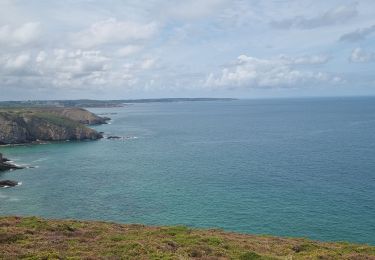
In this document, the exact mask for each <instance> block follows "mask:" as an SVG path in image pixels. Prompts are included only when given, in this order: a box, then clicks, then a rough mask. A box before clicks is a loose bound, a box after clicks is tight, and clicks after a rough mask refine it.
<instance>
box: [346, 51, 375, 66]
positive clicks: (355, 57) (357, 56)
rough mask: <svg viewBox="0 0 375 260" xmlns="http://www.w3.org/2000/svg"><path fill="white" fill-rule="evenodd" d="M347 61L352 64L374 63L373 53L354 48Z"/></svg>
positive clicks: (374, 56) (374, 54) (374, 55)
mask: <svg viewBox="0 0 375 260" xmlns="http://www.w3.org/2000/svg"><path fill="white" fill-rule="evenodd" d="M349 61H350V62H354V63H365V62H374V61H375V53H374V52H369V51H365V50H363V49H361V48H355V49H354V50H353V51H352V53H351V55H350V57H349Z"/></svg>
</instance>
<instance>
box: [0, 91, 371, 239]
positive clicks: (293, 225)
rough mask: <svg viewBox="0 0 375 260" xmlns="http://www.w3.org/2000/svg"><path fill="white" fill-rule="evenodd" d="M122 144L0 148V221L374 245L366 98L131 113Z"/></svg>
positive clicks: (143, 108) (124, 119) (117, 124)
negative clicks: (2, 169)
mask: <svg viewBox="0 0 375 260" xmlns="http://www.w3.org/2000/svg"><path fill="white" fill-rule="evenodd" d="M91 110H92V111H94V112H96V113H99V114H100V113H117V114H115V115H111V117H112V118H113V120H112V122H111V124H110V125H102V126H98V127H96V128H97V129H98V130H99V131H104V132H105V133H107V134H112V135H119V136H124V137H128V139H126V140H106V139H103V140H100V141H93V142H64V143H54V144H48V145H34V146H24V147H14V148H10V147H9V148H0V149H1V151H2V152H3V153H5V154H6V155H7V156H8V157H10V158H12V159H15V161H16V162H17V163H19V164H28V165H32V166H36V167H37V168H32V169H25V170H19V171H13V172H7V173H5V174H2V175H1V176H0V178H1V179H14V180H18V181H22V183H23V184H22V185H21V186H18V187H16V188H12V189H1V190H0V214H1V215H9V214H17V215H38V216H43V217H51V218H77V219H100V220H108V221H117V222H124V223H130V222H131V223H145V224H154V225H175V224H185V225H189V226H194V227H219V228H223V229H226V230H232V231H239V232H245V233H260V234H272V235H281V236H298V237H309V238H313V239H320V240H348V241H354V242H365V243H371V244H375V160H374V157H375V98H341V99H337V98H336V99H334V98H327V99H290V100H287V99H285V100H281V99H280V100H239V101H230V102H228V101H226V102H225V101H224V102H223V101H221V102H181V103H150V104H134V105H129V106H126V107H124V108H101V109H91Z"/></svg>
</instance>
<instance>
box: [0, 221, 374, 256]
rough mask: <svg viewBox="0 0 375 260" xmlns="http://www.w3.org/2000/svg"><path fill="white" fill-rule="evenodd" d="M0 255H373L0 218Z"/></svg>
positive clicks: (185, 232)
mask: <svg viewBox="0 0 375 260" xmlns="http://www.w3.org/2000/svg"><path fill="white" fill-rule="evenodd" d="M0 259H242V260H253V259H375V247H373V246H368V245H356V244H350V243H326V242H317V241H311V240H306V239H295V238H280V237H270V236H253V235H243V234H235V233H228V232H223V231H220V230H198V229H190V228H187V227H182V226H181V227H180V226H177V227H150V226H143V225H121V224H114V223H105V222H89V221H71V220H45V219H41V218H36V217H27V218H20V217H1V218H0Z"/></svg>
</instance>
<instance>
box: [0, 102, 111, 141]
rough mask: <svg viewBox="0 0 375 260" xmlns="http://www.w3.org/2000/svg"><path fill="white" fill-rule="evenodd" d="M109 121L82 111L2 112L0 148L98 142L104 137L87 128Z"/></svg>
mask: <svg viewBox="0 0 375 260" xmlns="http://www.w3.org/2000/svg"><path fill="white" fill-rule="evenodd" d="M106 120H108V118H101V117H98V116H96V115H95V114H93V113H91V112H89V111H87V110H84V109H81V108H7V109H4V108H3V109H0V144H20V143H30V142H35V141H63V140H84V139H90V140H95V139H99V138H101V137H102V135H101V134H100V133H98V132H96V131H95V130H93V129H91V128H88V127H87V126H85V125H84V124H103V123H105V122H106Z"/></svg>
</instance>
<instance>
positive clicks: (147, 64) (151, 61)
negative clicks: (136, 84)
mask: <svg viewBox="0 0 375 260" xmlns="http://www.w3.org/2000/svg"><path fill="white" fill-rule="evenodd" d="M154 65H155V60H154V59H145V60H143V61H142V62H141V64H140V68H141V69H144V70H146V69H150V68H152V67H153V66H154Z"/></svg>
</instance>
